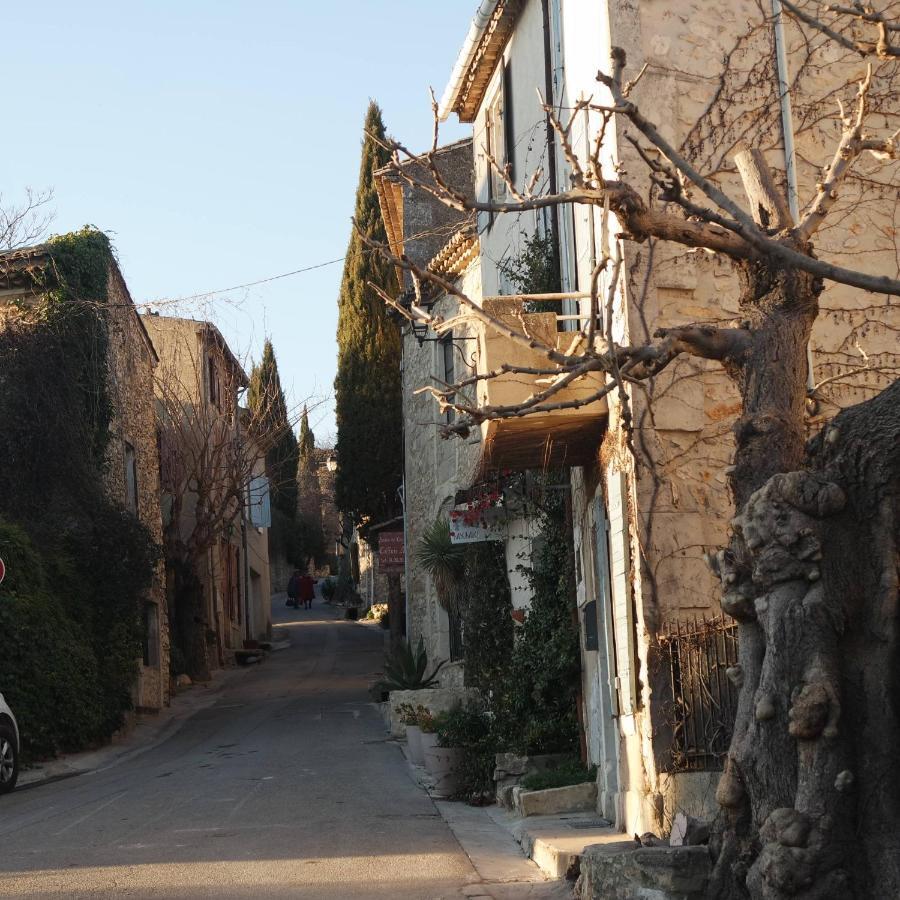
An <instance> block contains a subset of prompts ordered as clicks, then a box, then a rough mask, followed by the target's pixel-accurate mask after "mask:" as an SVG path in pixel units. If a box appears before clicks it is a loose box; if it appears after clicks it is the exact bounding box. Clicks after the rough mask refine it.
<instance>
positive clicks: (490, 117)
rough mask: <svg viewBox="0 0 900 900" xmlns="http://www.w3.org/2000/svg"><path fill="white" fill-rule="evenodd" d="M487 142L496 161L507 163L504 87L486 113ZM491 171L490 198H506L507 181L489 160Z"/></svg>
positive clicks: (501, 164)
mask: <svg viewBox="0 0 900 900" xmlns="http://www.w3.org/2000/svg"><path fill="white" fill-rule="evenodd" d="M484 131H485V142H486V144H487V151H488V153H489V154H490V155H491V156H492V157H493V158H494V162H496V164H497V165H498V166H500V167H503V166H505V165H506V126H505V125H504V122H503V89H502V87H501V88H500V89H499V90H498V91H497V93H496V95H495V96H494V99H493V100H492V101H491V104H490V106H488V108H487V112H486V113H485V121H484ZM487 166H488V170H489V173H490V176H489V180H488V187H489V190H490V199H491V200H492V201H494V200H503V199H505V198H506V182H505V181H504V180H503V178H502V177H501V175H500V173H499V172H498V171H497V169H496V167H495V166H494V165H493V164H492V163H491V161H490V160H487Z"/></svg>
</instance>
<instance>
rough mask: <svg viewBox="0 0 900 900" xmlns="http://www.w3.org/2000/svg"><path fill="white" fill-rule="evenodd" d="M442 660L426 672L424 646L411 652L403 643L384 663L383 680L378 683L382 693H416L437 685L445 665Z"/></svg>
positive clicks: (420, 643)
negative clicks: (438, 677)
mask: <svg viewBox="0 0 900 900" xmlns="http://www.w3.org/2000/svg"><path fill="white" fill-rule="evenodd" d="M446 662H447V660H446V659H442V660H441V661H440V662H438V663H437V665H436V666H435V667H434V669H433V670H432V671H431V672H428V654H427V653H426V652H425V644H424V643H423V642H422V639H421V638H419V643H418V644H417V645H416V648H415V650H413V647H412V644H410V643H409V641H404V642H403V643H402V644H401V645H400V646H399V647H398V648H397V650H395V651H394V652H393V653H391V654H390V655H389V656H388V658H387V659H386V660H385V662H384V674H385V676H386V677H385V679H384V680H383V681H380V682H379V683H378V687H379V688H381V690H383V691H418V690H422V688H430V687H432V686H433V685H435V684H437V675H438V672H440V671H441V669H442V668H443V667H444V665H445V664H446Z"/></svg>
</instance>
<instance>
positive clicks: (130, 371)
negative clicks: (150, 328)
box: [0, 245, 170, 710]
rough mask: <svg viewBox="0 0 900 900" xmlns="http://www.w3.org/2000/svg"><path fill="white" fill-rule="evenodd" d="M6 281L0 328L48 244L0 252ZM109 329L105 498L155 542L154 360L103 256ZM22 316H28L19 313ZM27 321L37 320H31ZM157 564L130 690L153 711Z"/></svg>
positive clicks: (161, 621)
mask: <svg viewBox="0 0 900 900" xmlns="http://www.w3.org/2000/svg"><path fill="white" fill-rule="evenodd" d="M4 270H5V274H6V278H5V282H6V283H5V288H4V290H3V291H2V292H0V293H2V296H0V327H5V326H6V325H7V324H9V323H11V322H12V321H14V320H18V321H24V319H23V314H27V309H28V308H29V305H30V304H31V302H32V301H33V300H36V299H39V298H40V297H41V296H42V295H43V292H44V291H45V290H46V289H47V287H48V286H50V287H53V285H54V281H53V274H52V273H53V271H54V263H53V259H52V252H51V250H50V248H49V246H45V245H41V246H36V247H28V248H22V249H19V250H15V251H12V252H10V253H8V254H5V259H4ZM95 302H96V303H97V309H98V310H100V311H101V312H102V315H103V317H104V323H105V326H106V331H107V336H108V344H107V346H108V358H107V366H106V371H107V391H108V396H109V402H110V412H111V416H110V422H109V434H108V439H107V445H106V463H107V464H106V467H105V470H104V483H105V487H106V490H107V493H108V495H109V497H110V498H111V499H112V500H114V501H115V502H116V504H117V505H118V506H120V507H121V508H123V509H125V510H127V511H128V512H130V513H131V514H132V515H134V516H135V517H136V518H137V519H138V520H140V522H141V523H142V524H143V525H144V526H145V528H146V529H147V531H148V533H149V535H150V537H151V539H152V540H153V541H154V542H155V543H156V544H160V543H161V542H162V515H161V509H160V489H159V454H158V448H157V440H156V417H155V411H154V401H153V378H154V371H155V369H156V366H157V365H158V362H159V359H158V356H157V354H156V351H155V349H154V346H153V343H152V341H151V340H150V337H149V335H148V333H147V331H146V329H145V328H144V326H143V323H142V320H141V318H140V316H139V315H138V312H137V310H136V308H135V306H134V303H133V301H132V298H131V295H130V293H129V291H128V286H127V285H126V283H125V279H124V278H123V277H122V273H121V271H120V270H119V267H118V265H117V263H116V261H115V259H114V258H113V257H112V255H109V258H108V263H107V276H106V297H105V298H99V297H98V298H96V300H95ZM26 318H27V315H26ZM29 327H40V324H39V323H38V324H31V325H30V326H29ZM165 596H166V595H165V576H164V569H163V566H162V564H161V563H160V564H158V565H157V566H156V567H155V569H154V573H153V578H152V582H151V584H150V587H149V588H148V590H147V591H146V593H145V595H144V597H143V600H142V607H141V611H140V615H141V620H142V625H143V629H142V633H143V646H142V652H141V658H140V660H139V668H138V677H137V680H136V682H135V684H134V688H133V691H132V700H133V703H134V707H135V708H136V709H137V710H159V709H161V708H162V707H164V706H166V705H168V702H169V687H170V679H169V651H170V646H169V623H168V612H167V607H166V602H165Z"/></svg>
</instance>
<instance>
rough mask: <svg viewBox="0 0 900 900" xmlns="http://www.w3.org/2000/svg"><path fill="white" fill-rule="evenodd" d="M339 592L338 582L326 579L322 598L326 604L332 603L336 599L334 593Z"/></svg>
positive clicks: (323, 583)
mask: <svg viewBox="0 0 900 900" xmlns="http://www.w3.org/2000/svg"><path fill="white" fill-rule="evenodd" d="M336 590H337V581H335V579H334V578H331V577H329V578H326V579H325V580H324V581H323V582H322V596H323V597H324V598H325V602H326V603H331V601H332V600H333V599H334V592H335V591H336Z"/></svg>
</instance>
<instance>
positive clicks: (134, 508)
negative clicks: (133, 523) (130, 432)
mask: <svg viewBox="0 0 900 900" xmlns="http://www.w3.org/2000/svg"><path fill="white" fill-rule="evenodd" d="M125 508H126V509H127V510H128V511H129V512H130V513H133V514H134V515H137V513H138V492H137V460H136V459H135V455H134V447H132V446H131V444H129V443H128V441H125Z"/></svg>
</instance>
